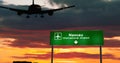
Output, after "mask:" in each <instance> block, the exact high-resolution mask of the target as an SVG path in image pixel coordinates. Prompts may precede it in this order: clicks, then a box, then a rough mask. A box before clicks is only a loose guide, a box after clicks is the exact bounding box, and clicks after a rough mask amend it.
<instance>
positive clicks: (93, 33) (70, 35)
mask: <svg viewBox="0 0 120 63" xmlns="http://www.w3.org/2000/svg"><path fill="white" fill-rule="evenodd" d="M103 44H104V37H103V31H101V30H82V31H52V32H50V45H83V46H89V45H90V46H93V45H94V46H102V45H103Z"/></svg>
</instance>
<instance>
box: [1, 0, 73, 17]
mask: <svg viewBox="0 0 120 63" xmlns="http://www.w3.org/2000/svg"><path fill="white" fill-rule="evenodd" d="M72 7H75V5H72V6H67V7H63V8H58V9H49V10H42V8H41V6H40V5H37V4H34V0H32V5H30V6H28V10H23V9H15V8H9V7H4V6H0V8H4V9H9V10H11V11H15V12H17V15H19V16H21V15H22V14H27V16H26V18H30V16H29V15H32V14H36V15H37V14H39V15H41V18H43V17H44V15H43V14H48V15H49V16H52V15H53V13H54V12H55V11H59V10H63V9H67V8H72Z"/></svg>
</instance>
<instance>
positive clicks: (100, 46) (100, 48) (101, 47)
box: [100, 46, 102, 63]
mask: <svg viewBox="0 0 120 63" xmlns="http://www.w3.org/2000/svg"><path fill="white" fill-rule="evenodd" d="M100 63H102V46H100Z"/></svg>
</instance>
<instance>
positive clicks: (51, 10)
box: [42, 5, 75, 16]
mask: <svg viewBox="0 0 120 63" xmlns="http://www.w3.org/2000/svg"><path fill="white" fill-rule="evenodd" d="M72 7H75V5H72V6H68V7H63V8H58V9H50V10H43V11H42V13H43V14H45V13H48V15H50V16H51V15H52V14H53V12H55V11H60V10H63V9H67V8H72Z"/></svg>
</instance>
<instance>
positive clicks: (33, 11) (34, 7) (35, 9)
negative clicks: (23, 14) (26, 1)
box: [28, 4, 41, 14]
mask: <svg viewBox="0 0 120 63" xmlns="http://www.w3.org/2000/svg"><path fill="white" fill-rule="evenodd" d="M28 12H29V14H36V13H40V12H41V6H39V5H36V4H34V5H30V6H29V8H28Z"/></svg>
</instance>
